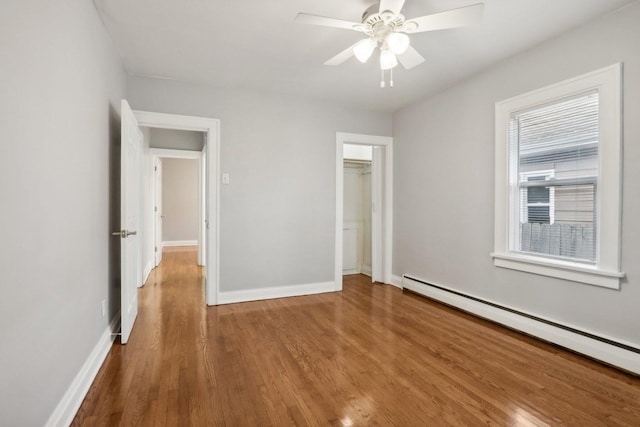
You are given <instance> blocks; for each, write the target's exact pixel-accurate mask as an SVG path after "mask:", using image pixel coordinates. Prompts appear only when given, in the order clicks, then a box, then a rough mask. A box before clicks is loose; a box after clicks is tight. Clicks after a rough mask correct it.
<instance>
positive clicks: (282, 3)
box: [94, 0, 633, 111]
mask: <svg viewBox="0 0 640 427" xmlns="http://www.w3.org/2000/svg"><path fill="white" fill-rule="evenodd" d="M479 1H480V0H407V1H406V4H405V7H404V14H405V16H407V17H408V18H414V17H417V16H422V15H427V14H430V13H436V12H441V11H444V10H448V9H454V8H458V7H462V6H468V5H471V4H474V3H477V2H479ZM94 3H95V5H96V8H97V9H98V11H99V13H100V15H101V17H102V19H103V21H104V24H105V26H106V28H107V31H108V32H109V34H110V35H111V37H112V38H113V40H114V42H115V44H116V46H117V49H118V50H119V52H120V55H121V57H122V59H123V62H124V66H125V68H126V70H127V72H129V73H130V74H133V75H142V76H156V77H163V78H170V79H176V80H181V81H187V82H194V83H200V84H206V85H212V86H220V87H228V88H245V89H249V90H260V91H270V92H277V93H283V94H293V95H299V96H304V97H310V98H314V99H322V100H328V101H336V102H341V103H346V104H351V105H355V106H358V107H364V108H367V109H375V110H385V111H393V110H396V109H398V108H400V107H402V106H404V105H407V104H409V103H411V102H413V101H416V100H418V99H420V98H423V97H425V96H428V95H429V94H433V93H435V92H438V91H440V90H442V89H443V88H445V87H447V86H450V85H452V84H454V83H455V82H457V81H460V80H463V79H465V78H466V77H468V76H469V75H472V74H474V73H476V72H478V71H480V70H482V69H484V68H486V67H488V66H489V65H491V64H493V63H495V62H498V61H500V60H502V59H504V58H506V57H509V56H511V55H513V54H514V53H517V52H519V51H522V50H525V49H527V48H529V47H531V46H534V45H536V44H538V43H540V42H542V41H544V40H546V39H549V38H553V37H554V36H556V35H558V34H560V33H562V32H564V31H567V30H568V29H571V28H573V27H576V26H578V25H580V24H583V23H585V22H587V21H589V20H592V19H595V18H596V17H598V16H600V15H603V14H606V13H608V12H611V11H614V10H617V9H619V8H620V7H622V6H624V5H627V4H629V3H633V1H631V0H484V3H485V5H486V8H485V14H484V18H483V21H482V23H481V24H477V25H475V26H472V27H468V28H462V29H451V30H443V31H435V32H428V33H420V34H413V35H412V36H411V44H412V46H414V47H415V48H416V49H417V50H418V51H419V52H420V53H421V54H422V55H423V56H424V57H425V58H426V62H425V63H424V64H422V65H419V66H418V67H416V68H413V69H411V70H404V69H402V67H400V66H399V67H397V68H396V69H395V70H394V81H395V87H394V88H392V89H390V88H386V89H380V87H379V82H380V70H379V67H378V65H377V61H376V58H375V57H373V58H371V59H370V60H369V62H368V63H367V64H360V63H359V62H357V60H355V59H353V58H352V59H350V60H348V61H347V62H346V63H344V64H342V65H340V66H338V67H329V66H325V65H323V63H324V62H325V61H326V60H327V59H329V58H331V57H332V56H334V55H335V54H337V53H338V52H340V51H342V50H344V49H345V48H346V47H347V46H349V45H351V44H353V43H355V42H356V41H358V40H359V39H361V38H362V34H361V33H357V32H355V31H349V30H342V29H337V28H325V27H318V26H312V25H305V24H300V23H297V22H294V18H295V16H296V14H297V13H298V12H306V13H311V14H317V15H323V16H329V17H334V18H339V19H344V20H347V21H356V22H359V21H360V17H361V16H362V13H363V11H364V10H365V9H366V8H367V7H369V6H370V5H372V4H374V3H375V0H323V1H318V0H277V1H265V0H94Z"/></svg>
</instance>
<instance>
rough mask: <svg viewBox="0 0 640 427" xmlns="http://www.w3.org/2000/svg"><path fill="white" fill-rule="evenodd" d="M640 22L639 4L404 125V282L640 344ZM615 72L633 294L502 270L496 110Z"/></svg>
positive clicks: (400, 236) (625, 244)
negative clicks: (578, 79)
mask: <svg viewBox="0 0 640 427" xmlns="http://www.w3.org/2000/svg"><path fill="white" fill-rule="evenodd" d="M638 22H640V4H636V5H635V6H633V7H631V8H628V9H625V10H623V11H621V12H618V13H614V14H612V15H608V16H606V17H604V18H601V19H598V20H596V21H595V22H592V23H590V24H588V25H586V26H584V27H581V28H578V29H575V30H573V31H571V32H569V33H566V34H565V35H563V36H561V37H559V38H557V39H554V40H551V41H549V42H546V43H544V44H542V45H539V46H538V47H536V48H534V49H531V50H529V51H526V52H524V53H521V54H519V55H517V56H514V57H512V58H510V59H508V60H506V61H504V62H502V63H500V64H498V65H497V66H494V67H492V68H491V69H489V70H486V71H485V72H484V73H482V74H480V75H478V76H476V77H474V78H473V79H471V80H468V81H466V82H465V83H462V84H460V85H457V86H455V87H453V88H451V89H449V90H447V91H444V92H442V93H440V94H439V95H437V96H433V97H431V98H430V99H427V100H425V101H423V102H421V103H418V104H415V105H413V106H409V107H407V108H405V109H403V110H401V111H398V112H397V113H395V114H394V116H393V129H394V132H393V133H394V145H395V151H394V156H395V165H394V171H395V177H394V179H395V180H394V185H395V194H394V197H395V199H394V200H395V218H394V220H395V221H394V233H395V236H394V237H395V238H394V264H393V271H394V274H397V275H400V274H403V273H407V274H412V275H415V276H417V277H419V278H423V279H426V280H428V281H432V282H435V283H439V284H442V285H446V286H450V287H453V288H454V289H457V290H459V291H462V292H467V293H470V294H473V295H477V296H480V297H483V298H486V299H489V300H492V301H495V302H498V303H501V304H505V305H508V306H512V307H515V308H517V309H520V310H523V311H526V312H530V313H533V314H537V315H539V316H542V317H546V318H550V319H553V320H556V321H559V322H561V323H565V324H568V325H572V326H574V327H578V328H583V329H586V330H590V331H594V332H597V333H600V334H604V335H606V336H610V337H613V338H617V339H622V340H626V341H629V342H631V343H634V344H635V345H640V327H639V325H640V310H639V309H638V301H640V286H639V285H640V279H639V274H640V264H639V263H638V262H637V259H638V257H640V223H639V222H638V221H637V220H636V219H637V218H639V217H640V195H639V193H638V182H640V168H638V164H640V143H639V139H640V120H638V117H640V49H639V48H638V40H640V25H638ZM615 62H624V67H625V73H624V74H625V78H624V98H625V101H624V110H625V111H624V121H625V125H624V189H623V224H622V225H623V238H622V270H623V271H625V272H626V273H627V279H626V280H625V281H624V283H623V284H622V289H621V290H620V291H615V290H610V289H604V288H599V287H595V286H588V285H583V284H577V283H573V282H568V281H563V280H558V279H552V278H547V277H542V276H537V275H533V274H528V273H523V272H517V271H512V270H505V269H499V268H496V267H494V266H493V262H492V259H491V257H490V256H489V253H490V252H491V251H492V250H493V228H494V226H493V221H494V217H493V213H494V208H493V200H494V103H495V102H496V101H498V100H502V99H506V98H509V97H513V96H515V95H518V94H521V93H524V92H527V91H530V90H533V89H536V88H539V87H543V86H545V85H549V84H552V83H556V82H559V81H562V80H564V79H568V78H571V77H574V76H577V75H580V74H583V73H586V72H589V71H592V70H596V69H598V68H602V67H604V66H607V65H610V64H612V63H615ZM427 66H428V65H427ZM605 208H606V207H605Z"/></svg>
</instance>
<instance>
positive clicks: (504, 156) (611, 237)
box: [491, 63, 624, 289]
mask: <svg viewBox="0 0 640 427" xmlns="http://www.w3.org/2000/svg"><path fill="white" fill-rule="evenodd" d="M621 89H622V64H621V63H617V64H613V65H610V66H608V67H605V68H602V69H599V70H596V71H593V72H590V73H587V74H584V75H581V76H578V77H575V78H572V79H569V80H565V81H563V82H560V83H556V84H553V85H550V86H547V87H544V88H541V89H538V90H534V91H532V92H528V93H525V94H523V95H519V96H516V97H513V98H510V99H506V100H503V101H499V102H496V104H495V160H496V162H495V167H496V170H495V219H494V221H495V224H494V225H495V229H494V234H495V235H494V239H495V240H494V252H492V253H491V256H492V257H493V261H494V265H495V266H496V267H501V268H508V269H513V270H519V271H525V272H529V273H534V274H539V275H543V276H550V277H556V278H560V279H565V280H570V281H575V282H580V283H585V284H589V285H596V286H603V287H606V288H611V289H620V280H621V279H622V278H623V277H624V273H623V272H621V271H620V252H621V219H622V209H621V202H622V90H621ZM589 90H597V91H598V93H599V106H598V109H599V141H598V153H599V160H598V161H599V164H598V166H599V176H598V193H597V198H596V210H597V212H598V213H597V215H598V221H597V227H596V233H597V234H596V235H597V248H596V261H595V263H584V262H580V261H571V260H562V259H557V258H551V257H546V256H544V255H542V254H540V255H538V254H531V253H522V252H519V251H512V250H511V249H510V248H511V247H512V246H511V245H510V239H512V238H513V231H512V228H511V221H510V215H511V213H510V200H511V192H512V189H513V182H511V181H512V180H513V177H512V176H510V169H509V161H510V159H509V120H510V117H511V114H512V113H515V112H518V111H522V110H524V109H528V108H533V107H536V106H539V105H544V104H548V103H552V102H557V101H560V100H562V99H564V98H567V97H571V96H576V95H578V94H580V93H583V92H587V91H589ZM604 206H606V209H602V207H604Z"/></svg>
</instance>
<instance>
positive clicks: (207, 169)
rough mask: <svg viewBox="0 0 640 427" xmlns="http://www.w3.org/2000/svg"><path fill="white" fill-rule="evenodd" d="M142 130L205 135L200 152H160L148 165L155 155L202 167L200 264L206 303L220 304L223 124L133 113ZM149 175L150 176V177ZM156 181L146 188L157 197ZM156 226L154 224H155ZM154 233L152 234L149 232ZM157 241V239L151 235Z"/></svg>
mask: <svg viewBox="0 0 640 427" xmlns="http://www.w3.org/2000/svg"><path fill="white" fill-rule="evenodd" d="M134 114H135V116H136V118H137V121H138V125H139V126H140V127H147V128H158V129H165V130H181V131H195V132H201V133H203V137H204V146H203V148H202V150H201V151H196V152H192V153H188V154H185V153H180V151H181V150H177V151H178V153H176V152H175V151H176V150H168V151H169V152H167V151H164V150H165V149H157V150H162V151H156V152H155V153H154V155H153V156H152V155H151V154H149V156H147V161H146V164H147V165H149V169H153V167H154V166H155V165H154V164H153V159H154V156H157V157H162V155H164V156H165V157H176V156H177V157H178V158H180V157H182V158H184V156H185V155H186V156H192V157H195V158H196V159H198V165H199V172H198V173H199V177H200V179H199V180H198V182H199V183H201V185H200V188H199V189H198V194H199V200H200V202H199V208H198V212H199V220H198V222H199V225H198V228H199V232H198V241H199V245H198V246H199V247H200V249H201V250H199V254H198V256H199V261H198V262H199V264H201V265H205V266H206V268H205V301H206V304H207V305H216V304H217V301H218V294H219V289H218V283H219V271H218V265H219V255H218V253H219V240H218V236H219V232H218V230H219V220H218V218H219V205H220V202H219V182H218V179H217V177H218V170H219V158H220V143H219V141H220V130H219V129H220V122H219V120H218V119H209V118H203V117H191V116H180V115H175V114H164V113H155V112H148V111H134ZM147 176H149V175H147ZM153 183H154V180H153V179H149V185H148V186H147V187H146V188H147V189H148V191H149V194H150V195H153V194H154V190H155V188H153ZM152 223H153V221H152ZM148 234H152V233H148ZM148 237H149V239H151V240H154V236H152V235H149V236H148Z"/></svg>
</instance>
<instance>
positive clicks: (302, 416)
mask: <svg viewBox="0 0 640 427" xmlns="http://www.w3.org/2000/svg"><path fill="white" fill-rule="evenodd" d="M139 301H140V308H139V315H138V319H137V321H136V324H135V326H134V328H133V333H132V335H131V337H130V341H129V343H128V344H127V345H125V346H122V345H120V344H119V343H116V344H115V345H114V347H113V349H112V350H111V352H110V354H109V356H108V357H107V359H106V361H105V363H104V365H103V367H102V369H101V370H100V372H99V374H98V376H97V378H96V380H95V382H94V384H93V386H92V387H91V389H90V391H89V393H88V395H87V397H86V399H85V401H84V403H83V404H82V407H81V408H80V410H79V411H78V414H77V416H76V418H75V420H74V422H73V425H74V426H94V425H100V426H116V425H127V426H129V425H131V426H138V425H140V426H289V425H298V426H305V425H314V426H315V425H319V426H333V425H335V426H359V425H396V426H443V425H452V426H477V425H498V426H501V425H505V426H507V425H509V426H544V425H569V426H613V425H622V426H640V378H638V377H634V376H631V375H628V374H625V373H622V372H619V371H616V370H614V369H611V368H608V367H606V366H603V365H600V364H598V363H596V362H593V361H590V360H587V359H585V358H582V357H580V356H577V355H575V354H572V353H569V352H566V351H564V350H561V349H559V348H557V347H554V346H551V345H548V344H545V343H542V342H539V341H537V340H534V339H532V338H529V337H526V336H523V335H520V334H518V333H515V332H513V331H510V330H507V329H505V328H502V327H500V326H497V325H493V324H491V323H489V322H486V321H484V320H480V319H477V318H474V317H472V316H470V315H467V314H464V313H461V312H459V311H457V310H454V309H452V308H449V307H446V306H443V305H440V304H438V303H435V302H433V301H430V300H427V299H424V298H422V297H418V296H415V295H412V294H410V293H403V292H402V291H401V290H399V289H396V288H394V287H392V286H384V285H379V284H371V282H370V281H369V279H368V278H367V277H365V276H360V275H356V276H346V277H345V281H344V291H343V292H341V293H331V294H322V295H313V296H305V297H295V298H285V299H277V300H269V301H259V302H250V303H242V304H232V305H225V306H219V307H206V306H205V304H204V298H203V282H202V270H201V268H199V267H197V266H196V252H195V251H193V250H191V249H183V248H174V249H173V250H171V251H168V252H167V253H166V254H165V255H164V259H163V261H162V264H161V266H160V267H159V268H157V269H155V270H154V271H153V272H152V275H151V277H150V278H149V280H148V282H147V284H146V285H145V286H144V287H143V288H141V289H140V290H139Z"/></svg>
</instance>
